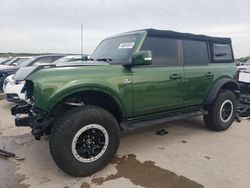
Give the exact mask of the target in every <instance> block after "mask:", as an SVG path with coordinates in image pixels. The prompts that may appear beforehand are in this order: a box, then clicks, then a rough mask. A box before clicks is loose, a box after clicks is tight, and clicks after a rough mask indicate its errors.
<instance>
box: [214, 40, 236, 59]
mask: <svg viewBox="0 0 250 188" xmlns="http://www.w3.org/2000/svg"><path fill="white" fill-rule="evenodd" d="M212 51H213V60H214V62H232V61H233V52H232V48H231V45H230V44H215V43H214V44H212Z"/></svg>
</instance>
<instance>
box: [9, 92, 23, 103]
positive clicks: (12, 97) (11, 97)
mask: <svg viewBox="0 0 250 188" xmlns="http://www.w3.org/2000/svg"><path fill="white" fill-rule="evenodd" d="M5 99H6V100H7V101H9V102H14V103H19V102H20V101H21V100H20V98H19V96H18V95H17V94H5Z"/></svg>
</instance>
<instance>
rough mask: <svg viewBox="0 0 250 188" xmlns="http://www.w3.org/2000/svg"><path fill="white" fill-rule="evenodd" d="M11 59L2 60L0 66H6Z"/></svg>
mask: <svg viewBox="0 0 250 188" xmlns="http://www.w3.org/2000/svg"><path fill="white" fill-rule="evenodd" d="M10 60H11V59H1V60H0V65H4V64H5V63H7V62H8V61H10Z"/></svg>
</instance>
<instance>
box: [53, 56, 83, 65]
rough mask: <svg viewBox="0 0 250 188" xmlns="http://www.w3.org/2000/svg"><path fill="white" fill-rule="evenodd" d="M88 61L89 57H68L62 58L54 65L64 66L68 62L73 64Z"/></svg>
mask: <svg viewBox="0 0 250 188" xmlns="http://www.w3.org/2000/svg"><path fill="white" fill-rule="evenodd" d="M87 59H88V55H86V54H84V55H82V56H81V55H68V56H65V57H62V58H60V59H58V60H56V61H55V62H54V64H57V65H59V64H64V63H67V62H72V61H86V60H87Z"/></svg>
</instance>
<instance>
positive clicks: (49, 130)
mask: <svg viewBox="0 0 250 188" xmlns="http://www.w3.org/2000/svg"><path fill="white" fill-rule="evenodd" d="M236 73H237V70H236V65H235V63H234V56H233V51H232V45H231V39H230V38H218V37H209V36H205V35H194V34H188V33H178V32H173V31H163V30H154V29H145V30H139V31H132V32H127V33H123V34H119V35H115V36H112V37H110V38H106V39H105V40H103V41H102V42H101V43H100V44H99V46H98V47H97V48H96V50H95V51H94V53H93V54H92V56H91V59H89V61H85V62H81V63H79V64H77V63H76V64H75V65H71V66H66V67H49V66H45V67H42V66H41V67H29V68H24V69H20V70H19V71H18V72H17V73H16V75H15V79H16V81H17V82H18V81H22V80H25V86H24V88H23V90H22V92H25V94H26V98H27V104H26V105H17V106H14V107H13V108H12V109H11V111H12V114H13V115H16V119H15V123H16V126H30V127H31V128H32V133H33V134H34V136H35V138H36V139H40V137H41V136H42V135H44V134H50V141H49V144H50V151H51V154H52V156H53V158H54V160H55V162H56V164H57V165H58V166H59V167H60V168H61V169H62V170H63V171H64V172H66V173H68V174H70V175H72V176H87V175H90V174H93V173H95V172H97V171H98V170H100V169H102V168H104V167H105V166H106V165H107V164H108V163H109V162H110V160H111V159H112V157H113V156H114V154H115V153H116V151H117V149H118V146H119V142H120V133H121V132H124V131H131V130H134V129H137V128H142V127H146V126H152V125H156V124H162V123H165V122H167V121H171V120H176V119H183V118H190V117H194V116H200V115H203V117H204V121H205V124H206V126H207V127H208V128H209V129H212V130H215V131H223V130H225V129H227V128H229V127H230V125H231V124H232V123H233V121H234V118H235V115H236V110H237V99H238V96H239V87H238V84H237V83H236V81H235V77H236ZM20 114H26V116H25V117H23V116H22V117H21V116H19V115H20Z"/></svg>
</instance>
